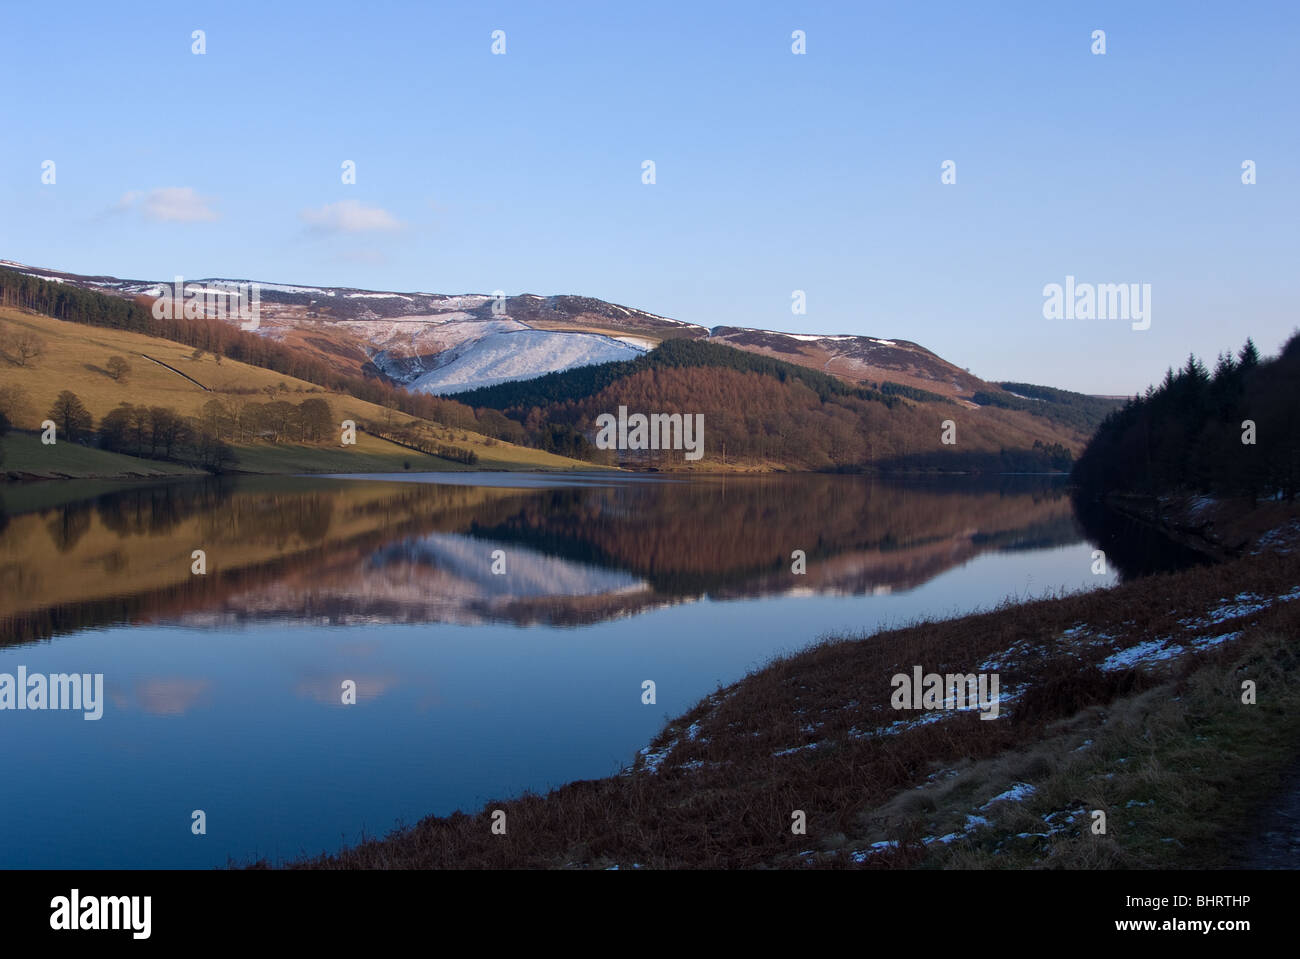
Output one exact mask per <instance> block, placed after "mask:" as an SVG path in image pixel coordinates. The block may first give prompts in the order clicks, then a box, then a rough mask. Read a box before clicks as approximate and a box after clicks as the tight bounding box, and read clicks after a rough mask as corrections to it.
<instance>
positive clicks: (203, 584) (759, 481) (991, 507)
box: [0, 475, 1079, 642]
mask: <svg viewBox="0 0 1300 959" xmlns="http://www.w3.org/2000/svg"><path fill="white" fill-rule="evenodd" d="M1078 538H1079V536H1078V533H1077V531H1076V528H1075V525H1074V522H1073V519H1072V515H1071V511H1070V505H1069V501H1068V499H1067V498H1066V497H1065V496H1064V493H1063V488H1062V486H1061V484H1060V483H1059V482H1057V481H1051V480H1044V479H1041V478H1032V477H1003V478H992V479H979V478H965V477H962V478H955V479H950V480H946V481H939V480H926V481H918V480H911V481H902V480H890V481H884V480H879V479H876V480H873V479H869V478H863V477H847V476H806V475H804V476H784V477H759V478H727V479H726V480H725V481H724V480H722V479H703V480H698V481H692V482H687V483H620V484H616V485H613V486H598V487H588V488H581V489H569V488H563V489H541V490H537V489H531V490H517V489H508V488H486V487H470V486H441V485H434V484H395V483H382V482H368V481H367V482H357V481H329V480H320V479H305V480H286V479H259V480H244V481H238V482H234V483H231V482H226V483H215V482H214V483H197V484H195V483H189V484H169V485H167V486H162V487H148V488H140V489H134V490H131V491H129V492H125V493H114V494H109V495H105V496H102V497H100V498H99V499H97V500H91V501H86V502H82V503H76V504H72V505H68V506H63V507H60V508H58V509H51V510H46V511H43V512H32V513H24V514H20V515H17V516H11V517H9V518H8V523H7V525H6V526H5V527H4V528H3V530H0V624H3V626H4V628H5V634H6V640H7V641H9V642H12V641H23V640H26V639H32V638H39V637H41V636H49V635H53V634H56V633H61V632H67V631H71V630H75V629H80V628H84V627H87V626H93V625H103V624H107V623H115V622H123V621H141V620H174V621H182V622H186V623H190V624H194V625H199V624H203V623H215V622H221V621H239V620H251V619H266V618H274V619H293V620H302V621H305V622H361V621H377V622H482V621H505V622H515V623H532V622H554V623H582V622H595V621H600V620H603V619H608V618H612V617H617V616H621V615H628V614H631V613H635V612H637V611H639V610H641V609H644V608H647V607H650V606H657V605H663V604H666V603H673V602H680V601H683V600H687V599H693V598H696V597H699V596H701V595H704V594H710V595H714V596H717V597H721V598H741V597H749V596H764V595H774V594H779V593H784V592H789V591H791V590H795V589H798V590H801V591H813V592H836V593H853V594H857V593H867V592H872V591H876V592H885V591H891V590H898V589H909V588H912V587H914V586H916V585H919V584H920V583H923V582H925V581H926V580H928V579H930V578H932V577H934V576H936V575H938V574H939V573H941V572H943V571H945V570H947V569H950V568H952V567H953V566H956V565H959V564H961V563H964V562H966V561H967V560H969V559H971V558H972V557H974V556H976V555H978V554H980V553H982V552H987V551H991V550H1009V549H1017V548H1032V547H1037V546H1048V545H1059V544H1065V543H1070V542H1074V541H1076V540H1077V539H1078ZM194 549H204V550H205V551H206V553H207V561H208V573H207V575H205V576H195V575H192V574H191V573H190V563H191V559H190V556H191V551H192V550H194ZM497 549H500V550H502V551H503V552H504V554H505V563H506V573H505V575H495V574H493V573H492V572H491V565H492V553H493V551H494V550H497ZM796 549H802V550H804V551H805V552H806V554H807V570H808V571H807V574H806V575H804V576H795V575H793V574H792V573H791V572H790V563H791V559H790V555H791V553H792V551H794V550H796Z"/></svg>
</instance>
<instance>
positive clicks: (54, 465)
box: [0, 433, 203, 479]
mask: <svg viewBox="0 0 1300 959" xmlns="http://www.w3.org/2000/svg"><path fill="white" fill-rule="evenodd" d="M0 449H3V450H4V460H3V462H0V476H3V475H5V474H8V475H9V476H12V477H14V478H21V479H73V478H77V479H97V478H109V477H158V478H162V477H167V476H200V475H202V474H203V470H200V469H197V468H194V467H189V466H181V465H180V464H178V463H162V462H159V461H157V460H144V459H139V458H138V457H135V456H126V455H124V454H122V453H109V452H106V451H105V450H97V449H91V448H90V447H86V446H79V445H77V444H76V443H54V444H52V445H50V446H46V445H44V444H42V443H41V441H40V438H39V437H37V436H31V435H29V434H26V433H10V434H9V435H8V436H6V437H4V438H3V439H0Z"/></svg>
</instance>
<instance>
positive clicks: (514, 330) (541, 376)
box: [0, 267, 1118, 472]
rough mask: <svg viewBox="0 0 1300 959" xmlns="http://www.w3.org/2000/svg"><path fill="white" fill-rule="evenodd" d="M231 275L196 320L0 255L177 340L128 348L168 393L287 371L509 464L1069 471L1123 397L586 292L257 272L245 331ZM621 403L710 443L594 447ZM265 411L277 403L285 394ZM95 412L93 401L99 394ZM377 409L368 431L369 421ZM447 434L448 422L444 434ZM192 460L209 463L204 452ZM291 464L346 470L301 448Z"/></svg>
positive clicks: (425, 444)
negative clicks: (231, 372)
mask: <svg viewBox="0 0 1300 959" xmlns="http://www.w3.org/2000/svg"><path fill="white" fill-rule="evenodd" d="M227 282H232V281H216V280H211V281H200V283H198V284H197V285H194V286H191V287H188V288H187V290H188V293H189V294H196V291H197V292H198V293H202V294H203V295H202V296H198V298H197V299H195V300H193V303H194V305H195V306H197V307H198V308H197V309H196V310H195V312H194V315H193V316H191V317H187V318H179V317H178V318H175V319H173V318H172V317H171V316H170V315H163V316H156V315H155V311H154V310H153V309H152V308H151V305H152V304H153V300H151V299H150V297H156V296H158V295H160V294H162V293H169V290H167V289H166V288H165V287H164V286H163V285H161V284H157V283H155V284H148V283H144V282H138V281H126V280H115V279H112V278H108V277H78V276H74V275H72V274H55V273H53V272H52V271H39V270H36V271H34V270H32V269H31V268H25V267H23V268H18V269H12V270H11V269H0V302H3V303H6V304H8V305H10V306H15V307H25V308H27V309H29V310H35V311H37V312H39V313H47V314H50V315H53V316H58V317H61V318H62V319H65V320H70V321H75V322H77V323H81V324H89V325H93V326H96V327H101V328H103V327H107V328H110V329H112V330H116V331H118V332H121V333H124V334H125V333H135V334H141V335H146V336H151V337H154V338H158V339H162V340H166V341H170V342H173V343H178V344H183V347H182V353H181V354H176V351H175V350H172V351H170V352H169V354H168V355H177V356H178V358H179V360H180V361H182V362H180V363H179V365H178V363H177V362H172V361H169V360H166V359H163V358H162V357H150V356H148V355H147V353H146V352H145V350H144V349H143V348H141V347H139V345H138V344H137V345H136V347H135V349H134V354H135V355H138V356H144V357H146V360H147V362H149V363H161V364H164V365H163V366H161V367H160V373H159V375H164V376H170V377H171V380H170V381H169V384H168V388H169V389H171V390H172V391H177V390H180V391H189V397H190V400H191V401H193V400H195V398H196V396H197V394H195V393H194V392H193V391H194V388H195V387H198V388H199V389H201V390H204V391H205V392H217V393H224V394H232V393H238V392H240V391H241V390H242V391H243V393H245V394H252V393H254V392H255V391H257V390H261V391H262V392H265V393H266V394H267V396H268V398H269V399H270V400H271V401H272V403H271V404H270V405H271V406H275V405H276V399H277V395H278V394H277V392H276V391H277V390H279V392H280V393H291V392H296V391H297V385H296V384H295V383H291V382H289V381H291V380H292V381H299V380H301V381H304V382H305V383H307V384H309V385H308V386H306V387H304V392H307V393H311V392H321V391H324V393H325V394H329V395H336V396H339V397H352V398H354V399H356V400H358V401H359V402H362V403H365V404H368V405H369V407H370V408H368V409H367V410H366V411H364V412H362V413H357V414H356V415H355V416H353V417H352V418H354V419H356V420H357V422H358V423H362V422H365V423H366V424H367V429H368V430H369V432H370V433H371V434H372V436H371V439H372V440H376V439H378V438H380V437H382V438H384V439H387V440H395V441H397V442H398V443H401V444H403V445H404V446H405V447H408V448H410V449H412V450H415V451H423V452H430V453H437V454H439V455H440V456H441V457H442V459H450V460H452V461H467V462H473V461H475V459H476V458H477V459H478V460H484V459H486V461H495V462H497V463H502V462H506V461H509V462H518V461H519V457H521V456H524V458H525V459H528V461H529V462H540V461H537V460H535V459H533V458H531V454H520V453H512V454H510V455H508V456H505V455H502V451H500V450H494V452H493V453H492V454H491V455H486V457H485V453H486V451H487V450H493V449H494V444H499V443H502V442H504V443H505V444H507V446H510V445H511V444H513V445H514V446H518V447H532V448H534V449H536V450H539V451H546V452H547V453H550V454H555V455H557V456H559V457H563V458H568V459H567V460H564V461H545V462H546V463H547V465H552V466H555V467H557V468H564V465H565V463H569V462H571V460H572V459H579V460H584V461H587V462H595V463H600V464H605V465H615V464H616V463H617V464H621V465H625V466H631V467H634V468H656V469H665V468H666V469H680V468H685V467H687V466H688V465H689V468H692V469H696V470H718V469H725V470H736V469H741V470H768V469H795V470H869V469H886V470H888V469H925V470H942V471H969V470H978V471H992V472H1040V471H1047V470H1062V469H1067V468H1069V466H1070V462H1071V456H1072V454H1073V453H1075V452H1077V451H1078V450H1079V449H1081V448H1082V446H1083V444H1084V443H1085V442H1086V441H1087V439H1088V437H1089V435H1090V434H1091V432H1092V430H1093V429H1094V428H1095V427H1096V425H1097V424H1098V423H1099V422H1100V420H1101V419H1102V418H1103V417H1104V416H1105V415H1106V414H1107V413H1108V412H1109V411H1110V410H1112V409H1113V408H1115V407H1116V406H1117V405H1118V404H1117V403H1116V402H1115V401H1112V400H1106V399H1101V398H1097V397H1087V396H1082V395H1080V394H1075V393H1068V392H1066V391H1062V390H1055V389H1052V388H1050V387H1042V386H1034V385H1032V384H1020V383H1014V384H996V383H987V382H985V381H983V380H980V379H979V378H978V377H975V376H972V375H971V374H969V373H967V372H965V371H963V370H960V369H958V368H957V367H955V366H954V365H952V364H951V363H948V362H947V361H945V360H943V359H942V358H940V357H939V356H937V355H935V354H934V353H931V352H930V351H928V350H926V349H924V348H923V347H921V346H919V345H918V344H915V343H911V342H907V341H902V340H885V339H878V338H873V337H862V336H817V335H810V334H809V335H805V334H786V333H777V332H771V331H764V330H746V329H741V328H736V327H718V328H715V329H714V330H712V331H710V330H707V329H705V328H704V327H697V326H692V325H691V324H683V323H678V322H676V321H673V320H669V319H667V318H664V317H658V316H655V315H653V314H648V313H644V312H641V311H636V310H631V309H629V308H627V307H622V306H617V305H614V304H608V303H603V302H602V301H599V300H591V299H588V298H582V297H547V298H543V297H538V296H532V295H526V296H522V297H504V296H502V297H501V298H499V299H494V298H493V297H487V296H483V295H461V296H442V295H438V294H425V293H421V294H388V293H376V292H365V291H356V290H345V289H342V288H333V289H331V288H318V287H296V286H286V285H281V284H263V285H262V296H263V300H262V309H261V325H260V326H259V328H258V329H257V330H256V331H242V330H240V329H239V326H238V318H237V317H224V316H218V315H217V313H218V312H222V311H218V310H217V307H216V303H217V300H219V299H220V298H221V297H226V296H228V293H225V292H218V291H217V288H218V285H219V284H223V283H227ZM205 284H206V285H205ZM165 302H167V303H168V304H169V303H170V299H169V298H168V299H166V300H165ZM340 337H342V338H343V339H340ZM347 337H352V338H353V339H352V340H350V341H349V340H347ZM349 343H350V344H351V345H348V344H349ZM104 346H105V343H104V342H102V337H101V341H100V342H96V343H94V347H95V349H102V348H103V347H104ZM185 347H192V348H194V351H195V352H194V356H190V355H187V354H184V348H185ZM205 356H207V357H208V361H210V362H211V363H212V364H214V365H217V366H219V365H220V362H219V360H220V359H222V358H224V359H225V360H226V361H228V363H229V361H238V362H240V363H241V364H244V365H246V366H248V367H251V368H256V369H260V370H262V373H260V374H258V376H257V377H255V378H254V379H257V380H259V382H253V383H249V384H247V385H245V384H243V383H241V384H239V385H237V386H233V387H232V386H229V385H222V382H223V381H222V380H220V379H218V380H216V381H214V382H215V383H216V385H215V386H214V385H213V384H212V383H210V382H209V380H210V379H211V377H213V376H216V375H217V374H216V373H215V372H214V371H211V370H209V369H205V368H203V365H202V364H203V363H204V362H205V359H204V357H205ZM195 357H197V358H195ZM361 357H365V359H364V361H362V360H361ZM103 362H107V358H105V360H104V361H103ZM13 365H14V366H16V367H18V368H20V369H22V368H23V366H22V364H21V363H18V362H15V363H14V364H13ZM81 367H82V368H80V370H79V371H80V372H81V373H82V374H83V375H84V374H85V373H89V374H91V379H90V385H93V387H94V390H95V393H96V394H97V398H99V395H100V394H102V393H103V392H104V391H105V390H107V391H108V392H110V393H113V392H114V390H115V389H116V388H117V384H116V383H114V381H113V380H112V377H111V376H110V375H109V372H108V370H107V368H105V367H100V368H98V369H97V368H96V367H95V364H94V363H83V364H81ZM97 373H98V374H103V375H102V376H96V375H95V374H97ZM205 376H206V377H209V380H205V379H203V378H202V377H205ZM268 378H269V379H270V382H265V381H266V380H267V379H268ZM225 379H226V380H228V379H229V376H228V375H227V376H226V377H225ZM281 379H284V380H285V382H286V383H287V384H288V386H287V389H285V390H280V388H279V382H280V380H281ZM110 384H112V385H110ZM88 388H89V387H88ZM1013 388H1014V389H1013ZM453 391H459V392H454V393H453ZM120 392H121V391H120V389H117V394H120ZM433 394H444V395H441V396H436V395H433ZM115 395H116V394H115ZM326 398H327V399H328V397H326ZM281 400H282V401H283V398H281ZM42 402H44V398H42ZM193 405H194V404H193V403H191V406H193ZM239 405H240V404H239V403H237V402H233V401H231V402H227V403H226V404H225V406H224V408H223V409H224V412H222V411H220V410H218V411H216V412H212V411H211V409H210V404H207V403H206V402H199V403H198V406H200V407H201V408H204V409H209V414H208V415H207V420H206V421H207V422H208V423H209V424H210V425H211V428H212V430H213V431H214V433H215V434H218V435H219V438H220V439H222V440H223V441H227V442H229V441H232V440H239V439H241V438H242V439H243V440H244V441H245V443H244V445H248V442H247V441H250V440H254V439H257V438H259V437H262V436H265V435H266V434H267V433H268V432H271V433H275V434H276V435H277V437H278V436H279V434H280V433H282V432H284V431H283V430H281V429H280V428H279V427H278V426H276V425H275V424H274V423H270V424H268V423H266V422H262V423H261V424H260V426H259V427H258V428H257V429H251V430H250V429H242V419H241V416H242V414H241V413H240V410H239V409H237V407H238V406H239ZM620 406H627V407H629V409H632V410H636V409H641V410H643V411H645V412H665V413H675V412H680V413H699V414H703V415H704V416H705V418H706V421H707V422H708V424H709V425H708V430H709V437H710V443H709V446H708V448H707V450H706V451H705V455H704V456H703V457H702V458H701V457H696V456H692V457H691V458H690V460H689V461H688V460H686V459H685V458H683V457H682V456H680V455H677V456H673V455H663V456H654V457H645V456H630V457H629V456H622V457H619V456H615V455H613V454H612V453H610V452H603V451H600V450H597V449H595V448H594V447H593V443H594V441H595V439H596V429H595V420H596V417H598V416H600V415H601V414H603V413H611V412H613V411H615V410H616V409H618V408H619V407H620ZM381 408H382V409H381ZM277 409H279V410H280V411H281V413H283V412H284V407H283V405H282V403H281V405H280V406H278V407H277ZM393 411H398V413H395V412H393ZM92 412H95V415H96V416H103V415H104V413H105V412H106V411H105V410H103V409H102V404H100V409H98V410H92ZM184 412H185V413H186V415H189V416H198V414H199V411H198V410H195V409H192V408H191V409H188V410H185V411H184ZM258 412H259V415H260V413H261V412H263V411H258ZM399 413H404V414H406V415H405V417H402V416H400V415H399ZM377 416H382V418H383V422H384V424H385V425H384V427H383V428H378V427H376V426H375V424H376V423H378V422H379V420H378V419H377ZM336 418H341V417H336ZM263 419H265V417H263ZM227 421H229V422H228V423H227ZM949 421H951V422H952V423H953V424H955V425H956V433H955V436H954V435H953V433H952V431H951V430H950V431H948V436H947V437H946V438H945V439H944V440H942V441H941V437H940V432H941V427H942V424H944V423H946V422H949ZM422 422H423V423H424V424H428V423H429V422H433V423H438V424H443V425H442V426H441V427H432V426H428V425H421V423H422ZM223 424H226V425H225V426H223ZM455 431H460V435H459V436H458V437H457V441H458V442H457V443H456V444H452V443H451V442H450V438H451V437H452V436H454V435H455ZM120 432H121V431H120V430H119V433H120ZM318 432H319V430H318ZM474 434H479V435H478V437H477V439H475V438H474ZM485 437H486V438H485ZM119 449H121V448H120V447H119ZM121 451H124V452H132V453H141V452H143V450H142V449H138V448H130V449H121ZM376 452H391V451H387V450H380V451H376ZM212 455H215V454H212ZM204 456H205V458H204V460H203V461H204V462H208V461H209V460H210V459H211V455H209V454H208V453H207V452H205V454H204ZM245 460H246V461H248V462H250V463H251V462H253V459H251V458H249V457H245ZM208 465H213V464H211V463H210V462H209V463H208ZM217 465H220V464H217ZM403 465H404V464H403ZM259 468H260V467H259ZM295 468H303V469H316V468H321V469H330V468H344V467H341V466H333V467H331V466H327V465H325V464H323V463H321V464H317V463H316V462H315V460H314V458H312V457H308V458H307V459H305V460H301V461H299V465H297V466H295ZM392 468H397V467H396V466H393V467H392ZM411 468H416V469H418V468H422V467H421V466H420V465H413V466H412V467H411Z"/></svg>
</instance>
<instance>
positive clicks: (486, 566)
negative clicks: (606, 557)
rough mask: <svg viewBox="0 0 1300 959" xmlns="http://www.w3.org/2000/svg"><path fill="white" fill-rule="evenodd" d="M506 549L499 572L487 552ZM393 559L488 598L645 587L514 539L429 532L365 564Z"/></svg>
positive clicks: (618, 574)
mask: <svg viewBox="0 0 1300 959" xmlns="http://www.w3.org/2000/svg"><path fill="white" fill-rule="evenodd" d="M498 549H499V550H502V551H503V552H504V553H505V568H506V573H505V574H504V575H497V574H494V573H493V572H492V553H493V551H495V550H498ZM395 562H405V563H427V564H429V565H431V566H435V567H437V568H438V569H440V570H442V571H444V572H447V573H451V574H453V575H454V576H456V577H457V578H458V579H461V580H465V581H467V582H470V583H473V584H474V585H475V586H476V587H478V589H479V591H480V592H481V593H483V594H485V595H489V596H512V597H519V598H531V597H537V596H594V595H600V594H610V593H621V592H632V591H638V590H642V589H647V588H649V587H648V584H647V583H646V582H645V580H643V579H640V578H639V577H636V576H633V575H631V574H630V573H624V572H618V571H614V570H606V569H600V568H599V567H596V566H589V565H587V564H586V563H578V562H573V561H571V560H567V559H561V558H560V557H557V556H548V555H546V554H545V553H540V552H538V551H537V550H535V549H530V548H529V547H526V546H519V545H516V544H513V543H502V542H494V541H492V540H482V539H474V538H473V537H469V536H458V535H455V534H451V533H432V534H430V535H428V536H424V537H421V538H420V539H418V540H409V541H407V542H406V543H400V544H398V545H396V546H390V547H388V548H386V549H382V550H380V551H379V552H377V553H375V555H374V556H372V557H371V559H370V563H369V565H370V567H371V568H376V567H383V566H387V565H389V564H391V563H395Z"/></svg>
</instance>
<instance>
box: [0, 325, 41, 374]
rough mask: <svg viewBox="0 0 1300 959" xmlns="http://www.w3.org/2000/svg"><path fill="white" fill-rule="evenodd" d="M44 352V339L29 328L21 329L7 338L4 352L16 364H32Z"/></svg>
mask: <svg viewBox="0 0 1300 959" xmlns="http://www.w3.org/2000/svg"><path fill="white" fill-rule="evenodd" d="M44 353H45V341H44V340H43V339H41V338H40V337H39V336H37V335H36V334H35V333H33V332H32V331H31V330H22V331H20V332H18V333H16V334H14V335H13V336H12V337H10V338H9V339H8V342H7V343H6V344H5V354H6V355H7V356H8V357H9V359H11V360H12V361H13V362H14V363H15V364H17V365H18V366H33V365H34V364H35V362H36V361H37V360H38V359H40V358H41V356H42V355H43V354H44Z"/></svg>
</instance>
